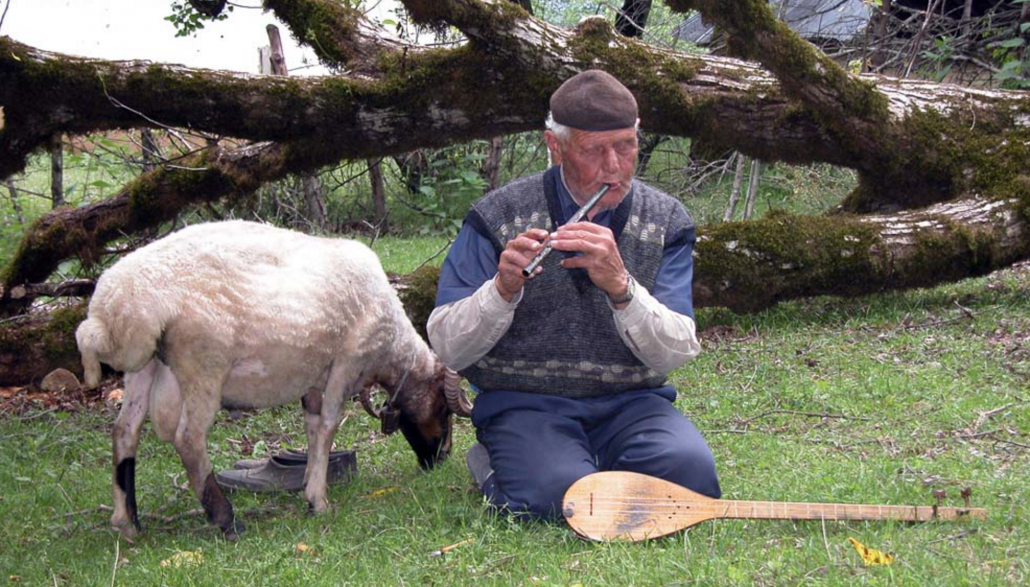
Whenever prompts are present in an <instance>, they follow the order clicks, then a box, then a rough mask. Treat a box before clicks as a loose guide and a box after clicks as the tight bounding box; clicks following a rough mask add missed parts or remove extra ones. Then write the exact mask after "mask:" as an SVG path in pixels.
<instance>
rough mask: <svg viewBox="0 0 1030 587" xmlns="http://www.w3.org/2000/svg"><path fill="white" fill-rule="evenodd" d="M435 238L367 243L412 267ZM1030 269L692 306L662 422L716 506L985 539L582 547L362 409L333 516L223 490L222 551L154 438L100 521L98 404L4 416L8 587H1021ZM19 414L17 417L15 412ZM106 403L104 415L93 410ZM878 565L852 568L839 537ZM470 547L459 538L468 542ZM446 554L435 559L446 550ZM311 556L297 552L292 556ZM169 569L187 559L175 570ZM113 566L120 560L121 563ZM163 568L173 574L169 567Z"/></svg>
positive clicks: (720, 537) (297, 438)
mask: <svg viewBox="0 0 1030 587" xmlns="http://www.w3.org/2000/svg"><path fill="white" fill-rule="evenodd" d="M444 242H445V241H437V240H434V239H427V240H419V241H409V242H407V243H406V242H405V241H391V240H388V239H381V240H380V241H378V242H377V244H376V246H377V251H378V252H379V253H380V255H383V257H384V264H385V265H386V266H387V268H388V269H389V270H392V271H399V272H403V271H406V270H410V268H411V267H412V266H413V265H417V264H419V263H421V262H422V261H423V260H424V259H425V258H427V257H429V256H430V255H432V254H433V253H434V252H435V251H436V250H438V249H439V248H440V247H441V246H442V245H443V244H444ZM1028 290H1030V271H1028V269H1027V267H1023V268H1022V269H1021V270H1009V271H1003V272H999V273H996V274H993V275H991V276H988V277H984V278H978V279H970V280H967V281H964V282H961V283H958V284H954V285H949V286H942V287H937V288H934V289H928V290H918V291H911V292H897V293H887V294H882V295H877V296H869V297H864V298H857V299H837V298H816V299H809V300H800V301H796V302H791V303H785V304H781V305H779V306H777V307H775V308H773V309H770V310H768V311H765V312H762V313H760V314H756V315H748V316H736V315H733V314H730V313H728V312H725V311H722V310H718V309H704V310H701V311H699V312H698V321H699V326H700V328H702V329H703V333H704V334H703V337H704V340H705V342H704V346H705V351H704V352H703V353H702V355H701V356H700V357H699V358H698V359H697V360H695V361H694V362H692V363H690V364H688V365H687V366H685V367H683V368H681V369H679V370H677V371H676V372H675V373H674V374H673V376H672V379H673V382H674V383H675V384H676V386H677V388H678V389H679V390H680V397H679V400H678V402H677V405H678V406H679V407H680V408H681V409H682V410H683V411H684V412H685V413H686V414H688V415H689V416H690V417H691V418H692V419H693V421H694V422H695V423H696V424H697V425H698V427H699V428H700V429H701V431H702V432H703V433H704V434H705V436H706V438H707V439H708V441H709V443H710V445H711V446H712V448H713V450H714V452H715V454H716V458H717V462H718V463H719V470H720V474H721V480H722V485H723V489H724V492H725V496H724V497H725V498H728V499H755V500H783V501H819V502H842V503H873V504H875V503H882V504H891V505H903V504H908V505H928V504H931V503H932V498H931V497H930V492H931V490H933V489H945V490H946V491H947V493H948V498H947V500H946V502H945V504H944V505H953V506H958V505H961V499H960V498H959V497H958V493H959V490H960V489H961V488H963V487H970V488H972V489H973V502H974V505H976V506H980V507H985V508H987V509H988V513H989V517H988V519H987V520H986V521H984V522H959V523H944V522H941V523H925V524H903V523H896V522H882V521H876V522H874V521H870V522H853V523H847V524H845V523H842V522H819V521H747V520H715V521H710V522H705V523H702V524H700V525H697V526H695V527H693V528H691V529H689V530H687V531H686V532H683V533H680V534H677V535H674V536H672V537H669V538H665V539H661V540H657V541H653V542H648V543H636V544H620V543H610V544H595V543H586V542H583V541H580V540H578V539H577V538H575V537H574V536H573V535H572V533H571V532H570V531H569V530H568V529H567V528H565V527H564V526H562V525H560V524H543V523H518V522H513V521H511V520H509V519H507V518H503V517H497V516H495V515H493V514H491V513H490V512H489V511H488V510H486V509H485V507H484V505H483V502H482V500H481V498H480V497H479V496H478V495H477V493H476V492H475V491H474V490H473V489H472V487H471V482H470V479H469V476H468V474H467V472H466V471H465V468H464V464H463V459H462V456H463V453H464V450H465V449H466V448H467V447H468V446H470V445H471V443H472V442H473V431H472V428H471V426H470V424H469V423H468V422H467V421H461V422H459V423H458V424H457V431H456V437H455V442H456V447H457V451H456V454H455V455H454V458H452V459H450V460H448V461H447V462H445V463H444V464H442V465H441V466H440V467H439V468H438V469H437V470H435V471H433V472H431V473H429V474H425V473H422V472H421V471H420V470H419V469H418V467H417V465H416V462H415V459H414V456H413V454H412V453H411V451H410V450H409V449H408V447H407V445H406V443H405V442H404V440H403V438H401V436H400V435H395V436H392V437H383V436H381V435H380V434H379V433H378V431H377V430H378V429H377V426H376V425H375V423H374V422H373V421H371V419H370V418H369V417H368V416H366V415H365V414H364V413H363V412H362V411H361V410H360V408H359V409H356V410H355V409H354V408H351V409H350V411H351V415H350V417H349V419H348V420H347V422H346V423H345V424H344V426H343V427H342V429H341V432H340V434H339V436H338V438H337V444H338V446H345V447H351V448H355V449H357V450H358V464H359V475H358V476H357V478H356V479H355V480H354V481H353V482H351V483H350V484H347V485H342V486H334V487H333V488H331V490H330V502H331V511H330V513H329V514H328V515H325V516H321V517H312V516H308V515H306V513H305V512H306V504H305V503H304V501H303V498H302V497H301V496H300V495H297V494H289V495H251V494H236V495H234V496H232V499H233V503H234V505H235V506H236V508H237V511H238V512H241V515H242V519H243V520H244V521H245V522H246V523H247V525H248V531H247V533H246V534H245V535H244V536H243V538H242V539H241V540H240V541H239V542H237V543H229V542H226V541H225V540H223V539H222V538H221V537H220V536H219V534H218V532H217V531H216V530H214V529H212V528H210V527H208V526H207V525H206V524H205V522H204V519H203V515H202V514H200V513H199V512H197V511H196V510H197V508H198V507H199V504H198V502H197V501H196V499H195V498H194V497H193V496H192V494H191V493H190V492H188V491H185V490H183V489H181V488H179V487H178V486H180V485H182V484H183V483H185V475H184V473H183V470H182V466H181V464H180V463H179V460H178V458H177V457H176V456H175V454H174V451H173V449H172V448H171V446H170V445H167V444H162V443H160V442H158V441H157V440H156V438H155V437H154V436H153V434H152V432H150V431H149V429H146V430H145V432H144V438H143V440H142V443H141V449H140V458H139V469H138V476H137V483H138V493H139V500H140V510H141V514H142V516H143V519H142V522H143V524H144V533H143V534H142V535H141V536H140V537H139V538H138V539H137V540H136V541H135V542H134V543H129V542H126V541H124V540H121V539H119V538H118V537H117V535H116V534H115V533H113V532H111V531H110V530H108V528H107V520H108V517H109V515H110V513H109V512H108V511H104V510H103V509H100V508H99V507H98V506H101V505H103V504H108V505H109V504H110V503H111V494H110V478H111V473H110V440H109V432H108V430H109V426H110V423H111V421H112V420H113V418H114V415H115V414H114V411H113V408H112V407H109V406H104V405H103V404H102V403H101V404H97V403H94V404H93V407H91V408H86V409H79V410H75V411H48V410H47V409H44V408H42V407H33V405H32V404H31V403H30V404H29V406H28V408H27V409H19V410H14V411H10V412H8V413H6V414H3V415H0V445H2V446H3V447H4V448H5V450H3V451H0V520H3V523H2V524H0V544H2V545H3V546H2V547H0V582H3V581H8V582H9V584H22V585H113V584H119V585H174V586H177V585H184V586H185V585H223V584H241V585H276V586H279V585H448V586H449V585H560V586H572V585H583V586H589V585H706V586H707V585H742V586H743V585H827V586H831V585H857V584H861V585H911V586H923V585H954V586H960V585H1013V586H1015V585H1025V584H1027V582H1028V580H1030V559H1028V558H1027V557H1026V556H1025V552H1026V551H1027V548H1028V547H1030V532H1028V530H1030V522H1028V520H1030V511H1028V510H1030V507H1028V505H1027V504H1028V503H1030V489H1028V485H1027V483H1026V479H1027V477H1028V473H1030V470H1028V469H1030V467H1028V450H1030V438H1028V436H1030V416H1028V413H1027V400H1028V394H1027V389H1028V387H1030V301H1028V296H1027V291H1028ZM8 405H11V404H8ZM98 406H99V407H98ZM303 444H304V434H303V420H302V418H301V416H300V413H299V409H297V407H289V408H281V409H276V410H268V411H264V412H259V413H254V414H248V415H245V417H243V418H242V419H239V420H233V419H231V418H230V417H229V415H228V414H222V415H220V416H219V419H218V422H217V423H216V425H215V426H214V428H213V429H212V439H211V443H210V454H211V457H212V460H213V462H214V465H215V467H217V468H224V467H229V466H231V465H232V462H233V461H234V460H235V459H237V458H240V457H243V456H248V455H249V454H250V451H251V450H254V452H256V453H257V454H258V455H262V454H265V453H267V452H275V451H277V450H281V449H282V448H285V447H291V446H292V447H302V446H303ZM849 537H854V538H857V539H858V540H860V541H861V542H863V543H864V544H866V545H868V546H870V547H872V548H876V549H880V550H883V551H888V552H891V553H893V554H894V555H895V557H896V560H895V562H894V564H893V565H891V566H883V567H865V566H864V565H863V564H862V562H861V560H860V559H859V557H858V555H857V554H856V553H855V551H854V550H853V549H852V547H851V546H850V544H849V543H848V540H847V539H848V538H849ZM466 541H467V542H466ZM459 543H461V545H460V546H457V547H455V548H453V549H452V550H450V551H448V552H447V553H446V554H445V555H444V556H436V557H434V556H431V553H433V552H434V551H437V550H439V549H441V548H442V547H445V546H448V545H454V544H459ZM300 545H305V546H306V547H307V550H302V548H301V546H300ZM180 553H199V555H200V557H202V560H199V561H198V560H196V559H195V560H194V562H193V563H190V562H189V561H187V562H186V563H185V564H182V565H180V566H176V565H175V564H174V562H173V561H174V560H176V558H177V557H178V559H183V558H184V557H185V556H186V555H183V554H180ZM116 555H117V563H116ZM166 561H167V562H166Z"/></svg>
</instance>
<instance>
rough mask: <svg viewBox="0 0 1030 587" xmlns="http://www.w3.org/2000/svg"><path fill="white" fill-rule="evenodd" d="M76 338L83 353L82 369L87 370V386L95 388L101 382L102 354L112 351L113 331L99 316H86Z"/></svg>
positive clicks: (80, 352)
mask: <svg viewBox="0 0 1030 587" xmlns="http://www.w3.org/2000/svg"><path fill="white" fill-rule="evenodd" d="M75 340H76V342H78V344H79V354H81V355H82V369H83V371H85V378H86V388H87V389H93V388H95V387H96V386H97V385H99V384H100V355H106V354H108V353H110V352H111V333H110V332H109V331H108V330H107V324H105V323H104V322H103V320H100V319H98V318H92V317H91V318H86V320H85V321H84V322H83V323H82V324H80V325H79V328H78V330H76V331H75Z"/></svg>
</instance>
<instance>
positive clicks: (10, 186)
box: [4, 178, 25, 224]
mask: <svg viewBox="0 0 1030 587" xmlns="http://www.w3.org/2000/svg"><path fill="white" fill-rule="evenodd" d="M4 185H5V186H7V195H8V196H10V198H11V208H12V209H13V210H14V217H15V218H16V219H17V220H18V224H25V215H24V214H23V213H22V211H21V202H20V201H18V188H17V187H16V186H15V185H14V180H12V179H10V178H8V179H5V180H4Z"/></svg>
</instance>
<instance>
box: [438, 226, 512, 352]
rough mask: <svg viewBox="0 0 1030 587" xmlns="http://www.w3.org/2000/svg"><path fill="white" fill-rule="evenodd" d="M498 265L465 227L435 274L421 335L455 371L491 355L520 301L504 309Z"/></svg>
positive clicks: (488, 246) (490, 248) (488, 247)
mask: <svg viewBox="0 0 1030 587" xmlns="http://www.w3.org/2000/svg"><path fill="white" fill-rule="evenodd" d="M498 260H499V255H498V252H497V250H496V248H495V247H494V245H493V243H492V242H491V241H490V240H489V239H487V238H486V237H484V236H482V235H481V234H479V233H478V232H477V231H476V230H475V229H474V228H473V227H472V225H471V224H470V223H468V222H466V223H465V224H464V225H463V226H462V228H461V231H460V232H459V233H458V236H457V238H455V239H454V244H453V245H451V250H450V251H449V252H448V253H447V258H446V259H445V260H444V263H443V266H442V267H441V268H440V279H439V282H438V284H437V293H436V308H435V309H434V310H433V313H432V314H430V316H429V323H428V324H427V325H426V330H427V332H428V334H429V343H430V345H431V346H432V347H433V350H434V351H435V352H436V354H437V356H438V357H440V360H441V361H443V362H444V364H445V365H447V366H448V367H450V368H451V369H454V370H455V371H460V370H461V369H464V368H465V367H468V366H469V365H471V364H473V363H475V362H476V361H478V360H479V359H481V358H482V357H483V356H484V355H486V353H488V352H490V349H492V348H493V347H494V345H495V344H497V341H498V340H500V339H501V337H502V336H504V334H505V333H506V332H507V331H508V328H509V327H510V326H511V321H512V318H513V317H514V314H515V308H516V307H517V306H518V303H519V300H521V299H522V294H521V292H520V293H519V295H518V296H516V298H515V299H514V300H512V301H511V302H510V303H509V302H507V301H505V300H504V298H502V297H501V295H500V293H498V292H497V287H496V286H495V285H494V276H496V275H497V262H498Z"/></svg>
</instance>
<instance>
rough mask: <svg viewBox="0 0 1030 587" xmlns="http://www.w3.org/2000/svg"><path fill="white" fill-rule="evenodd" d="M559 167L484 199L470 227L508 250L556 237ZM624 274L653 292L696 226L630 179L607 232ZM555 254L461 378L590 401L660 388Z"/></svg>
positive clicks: (660, 378) (579, 273) (599, 299)
mask: <svg viewBox="0 0 1030 587" xmlns="http://www.w3.org/2000/svg"><path fill="white" fill-rule="evenodd" d="M559 181H560V176H559V172H558V168H556V167H555V168H552V169H550V170H549V171H547V172H545V173H542V174H536V175H532V176H529V177H526V178H523V179H521V180H518V181H515V182H512V183H510V184H508V185H506V186H504V187H502V188H500V189H498V190H496V191H494V192H492V193H490V194H487V195H486V196H484V197H483V198H482V199H481V200H480V201H479V202H477V203H476V205H475V206H474V207H473V209H472V211H471V212H470V213H469V215H468V218H467V219H466V220H467V221H468V222H469V223H470V224H471V225H472V226H473V227H474V228H475V229H476V230H477V231H478V232H479V233H480V234H482V235H483V236H484V237H486V238H488V239H490V241H491V242H492V243H493V245H494V247H495V248H496V249H497V251H498V253H500V251H502V250H503V248H504V247H503V244H502V243H506V242H508V241H509V240H511V239H512V238H514V237H515V236H516V235H518V234H520V233H522V232H525V231H526V230H528V229H529V228H543V229H545V230H554V229H556V228H557V226H558V221H556V220H555V219H556V218H561V214H560V210H561V205H560V203H559V199H558V193H557V182H559ZM611 229H612V232H613V233H614V234H615V238H616V241H617V243H618V246H619V252H620V254H621V255H622V260H623V262H624V263H625V265H626V268H627V270H629V272H630V274H632V275H633V277H634V279H636V280H637V283H638V284H640V285H641V286H643V287H646V288H648V289H649V290H650V289H651V288H652V286H653V285H654V282H655V278H656V276H657V274H658V267H659V265H660V263H661V259H662V252H663V251H664V249H665V248H666V247H668V246H672V245H674V244H678V243H683V242H685V240H687V239H693V238H694V221H693V220H692V219H691V218H690V215H689V214H688V213H687V211H686V210H685V209H684V208H683V205H682V204H680V203H679V202H678V201H677V200H675V199H674V198H673V197H672V196H669V195H668V194H665V193H663V192H660V191H658V190H655V189H653V188H651V187H649V186H647V185H645V184H643V183H641V182H639V181H636V180H634V182H633V188H632V189H631V190H630V193H629V194H627V195H626V197H625V198H624V199H623V201H622V203H621V204H619V207H618V208H616V209H615V211H614V216H613V220H612V225H611ZM562 258H563V254H562V253H561V252H559V251H555V252H554V253H552V254H551V255H550V256H549V257H547V259H546V260H544V262H543V265H542V266H543V268H544V271H543V273H541V274H540V275H538V276H536V277H535V278H533V279H532V280H530V281H528V282H527V283H526V286H525V288H524V292H523V297H522V301H521V302H519V306H518V308H517V309H516V310H515V317H514V320H513V321H512V325H511V327H510V328H509V329H508V332H507V333H506V334H505V335H504V336H503V337H502V338H501V340H500V341H498V343H497V344H496V345H495V346H494V348H493V349H491V351H490V352H489V353H488V354H487V355H486V356H485V357H483V358H482V359H480V360H479V361H477V362H476V363H475V364H473V365H472V366H470V367H468V368H467V369H465V370H464V371H462V375H464V376H465V377H467V378H468V380H469V381H470V382H472V383H473V384H474V385H475V386H476V387H477V388H479V389H480V390H482V391H487V392H488V391H490V390H508V391H525V392H532V393H545V394H551V395H559V396H564V397H592V396H601V395H608V394H612V393H618V392H622V391H628V390H633V389H648V388H655V387H659V386H661V385H662V384H664V383H665V376H664V375H662V374H661V373H658V372H657V371H654V370H653V369H650V368H648V367H647V366H646V365H644V364H643V363H642V362H641V361H640V360H639V359H637V358H636V356H634V355H633V353H632V351H630V349H629V348H628V347H627V346H626V345H625V344H624V343H623V342H622V339H621V338H619V334H618V332H617V331H616V329H615V321H614V318H613V317H612V313H611V309H610V308H609V306H608V303H607V300H606V295H605V293H604V292H603V291H601V290H600V289H598V288H597V287H596V286H595V285H594V284H593V283H592V282H591V281H590V279H589V277H588V276H587V274H586V271H585V270H582V269H575V270H567V269H562V267H561V266H560V263H561V260H562Z"/></svg>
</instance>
